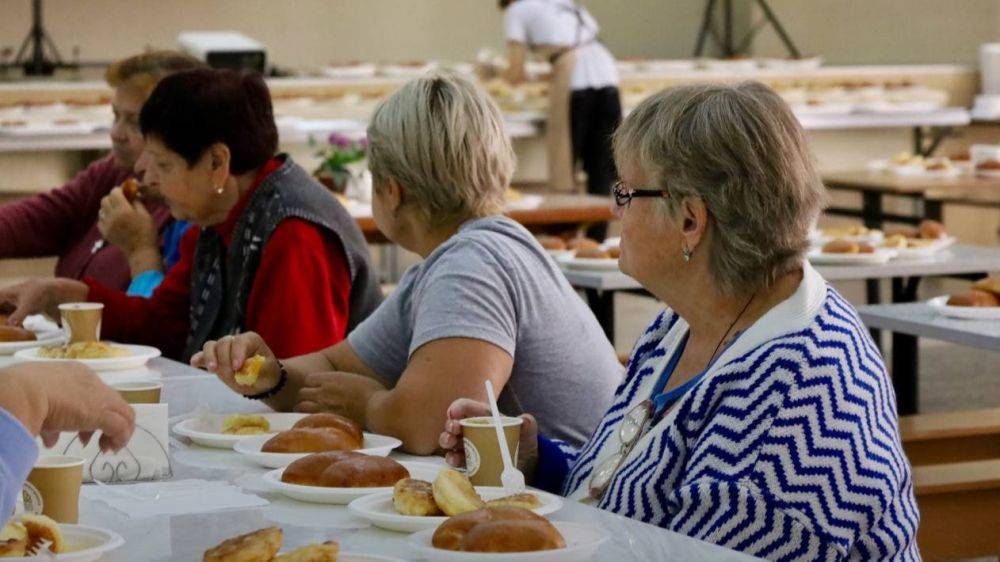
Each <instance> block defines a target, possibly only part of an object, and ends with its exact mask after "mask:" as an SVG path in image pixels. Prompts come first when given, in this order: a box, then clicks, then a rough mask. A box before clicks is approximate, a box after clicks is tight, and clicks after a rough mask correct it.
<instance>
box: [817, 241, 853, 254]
mask: <svg viewBox="0 0 1000 562" xmlns="http://www.w3.org/2000/svg"><path fill="white" fill-rule="evenodd" d="M860 250H861V248H860V247H859V246H858V243H857V242H851V241H850V240H841V239H837V240H833V241H832V242H827V243H826V244H825V245H824V246H823V253H824V254H857V253H858V252H859V251H860Z"/></svg>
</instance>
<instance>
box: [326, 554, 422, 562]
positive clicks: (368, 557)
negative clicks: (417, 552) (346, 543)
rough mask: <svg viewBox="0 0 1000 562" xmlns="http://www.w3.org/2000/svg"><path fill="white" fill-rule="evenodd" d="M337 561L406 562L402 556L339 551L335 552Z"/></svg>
mask: <svg viewBox="0 0 1000 562" xmlns="http://www.w3.org/2000/svg"><path fill="white" fill-rule="evenodd" d="M337 562H406V561H405V560H403V559H402V558H392V557H391V556H379V555H377V554H361V553H358V552H340V553H338V554H337Z"/></svg>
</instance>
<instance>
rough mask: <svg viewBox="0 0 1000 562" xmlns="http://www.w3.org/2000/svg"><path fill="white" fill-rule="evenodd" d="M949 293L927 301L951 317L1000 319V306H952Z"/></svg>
mask: <svg viewBox="0 0 1000 562" xmlns="http://www.w3.org/2000/svg"><path fill="white" fill-rule="evenodd" d="M947 303H948V295H943V296H940V297H934V298H933V299H931V300H929V301H927V304H928V305H930V307H931V308H933V309H934V310H936V311H938V313H940V314H942V315H943V316H947V317H949V318H960V319H962V320H1000V306H950V305H948V304H947Z"/></svg>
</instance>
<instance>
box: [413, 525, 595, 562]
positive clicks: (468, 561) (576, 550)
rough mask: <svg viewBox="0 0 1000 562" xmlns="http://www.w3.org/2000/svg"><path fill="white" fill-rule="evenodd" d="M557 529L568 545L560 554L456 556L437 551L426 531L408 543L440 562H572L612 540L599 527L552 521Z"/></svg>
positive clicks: (449, 552) (461, 553)
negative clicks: (541, 561)
mask: <svg viewBox="0 0 1000 562" xmlns="http://www.w3.org/2000/svg"><path fill="white" fill-rule="evenodd" d="M552 524H553V525H555V527H556V529H558V530H559V533H560V534H561V535H562V536H563V539H565V541H566V548H560V549H558V550H541V551H538V552H498V553H493V552H455V551H453V550H443V549H440V548H434V546H433V544H432V543H431V539H433V538H434V531H435V529H427V530H424V531H420V532H418V533H415V534H413V535H412V536H410V538H409V539H407V540H408V541H410V544H412V545H413V546H415V547H417V549H419V550H420V552H421V554H423V555H424V557H426V559H427V560H430V561H440V562H493V561H496V560H503V562H537V561H539V560H545V562H570V561H574V562H576V561H581V560H590V559H591V558H593V557H594V554H596V553H597V549H598V548H600V547H601V545H602V544H604V543H605V542H607V540H608V539H609V538H610V537H608V533H607V532H606V531H605V530H604V529H602V528H600V527H598V526H596V525H587V524H584V523H563V522H562V521H553V522H552Z"/></svg>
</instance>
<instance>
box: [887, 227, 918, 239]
mask: <svg viewBox="0 0 1000 562" xmlns="http://www.w3.org/2000/svg"><path fill="white" fill-rule="evenodd" d="M919 235H920V233H919V232H918V231H917V229H915V228H913V227H909V226H904V227H899V228H887V229H885V237H886V238H892V237H894V236H902V237H904V238H916V237H917V236H919Z"/></svg>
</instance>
